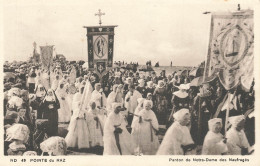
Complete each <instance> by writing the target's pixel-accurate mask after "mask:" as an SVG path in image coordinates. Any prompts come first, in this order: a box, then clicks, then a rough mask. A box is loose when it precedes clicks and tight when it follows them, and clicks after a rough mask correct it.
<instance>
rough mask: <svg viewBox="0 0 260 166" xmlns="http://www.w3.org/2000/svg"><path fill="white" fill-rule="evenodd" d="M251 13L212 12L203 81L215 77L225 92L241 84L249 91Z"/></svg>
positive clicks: (252, 29)
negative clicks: (216, 76)
mask: <svg viewBox="0 0 260 166" xmlns="http://www.w3.org/2000/svg"><path fill="white" fill-rule="evenodd" d="M253 15H254V13H253V11H252V10H245V11H237V12H226V13H213V14H212V17H211V29H210V41H209V48H208V56H207V62H206V67H205V78H206V79H207V78H208V77H212V76H214V75H218V77H219V80H220V82H221V83H222V85H223V86H224V87H225V89H226V90H230V89H232V88H234V87H236V86H237V85H238V84H239V83H241V85H242V87H243V88H245V89H246V90H249V89H250V86H251V84H252V82H253V77H254V72H253V69H254V54H253V50H254V20H253Z"/></svg>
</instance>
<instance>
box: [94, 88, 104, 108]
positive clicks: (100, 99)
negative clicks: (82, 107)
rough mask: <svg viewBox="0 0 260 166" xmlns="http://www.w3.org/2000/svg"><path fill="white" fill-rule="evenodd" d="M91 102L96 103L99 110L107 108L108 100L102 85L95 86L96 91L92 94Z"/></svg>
mask: <svg viewBox="0 0 260 166" xmlns="http://www.w3.org/2000/svg"><path fill="white" fill-rule="evenodd" d="M91 101H95V103H96V105H97V108H102V107H106V103H107V98H106V96H105V94H104V92H103V90H102V88H101V84H100V83H96V84H95V90H94V91H93V92H92V94H91Z"/></svg>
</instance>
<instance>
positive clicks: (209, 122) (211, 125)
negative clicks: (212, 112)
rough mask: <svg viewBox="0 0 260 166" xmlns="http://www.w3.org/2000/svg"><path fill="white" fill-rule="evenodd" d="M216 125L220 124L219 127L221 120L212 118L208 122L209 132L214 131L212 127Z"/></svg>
mask: <svg viewBox="0 0 260 166" xmlns="http://www.w3.org/2000/svg"><path fill="white" fill-rule="evenodd" d="M217 123H221V125H222V119H221V118H213V119H210V120H209V121H208V125H209V130H210V131H213V130H214V126H215V125H216V124H217Z"/></svg>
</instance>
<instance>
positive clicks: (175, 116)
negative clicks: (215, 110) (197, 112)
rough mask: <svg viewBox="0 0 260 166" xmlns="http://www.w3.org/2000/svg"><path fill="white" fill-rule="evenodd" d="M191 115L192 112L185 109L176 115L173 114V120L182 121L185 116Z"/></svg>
mask: <svg viewBox="0 0 260 166" xmlns="http://www.w3.org/2000/svg"><path fill="white" fill-rule="evenodd" d="M189 113H190V111H189V110H188V109H187V108H183V109H180V110H179V111H177V112H176V113H175V114H173V118H174V119H175V120H177V121H182V120H183V118H184V116H185V115H186V114H189Z"/></svg>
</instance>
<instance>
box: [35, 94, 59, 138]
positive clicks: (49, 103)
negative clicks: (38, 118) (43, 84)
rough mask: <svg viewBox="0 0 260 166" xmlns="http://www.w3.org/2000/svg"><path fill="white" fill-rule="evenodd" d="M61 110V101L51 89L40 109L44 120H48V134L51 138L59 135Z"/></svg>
mask: <svg viewBox="0 0 260 166" xmlns="http://www.w3.org/2000/svg"><path fill="white" fill-rule="evenodd" d="M59 108H60V103H59V100H58V98H57V96H56V94H55V93H54V91H53V90H52V89H49V90H48V92H47V94H46V96H45V98H44V99H43V101H42V103H41V104H40V109H41V110H42V111H43V114H42V119H48V128H47V131H46V133H47V134H48V136H49V137H51V136H56V135H58V109H59Z"/></svg>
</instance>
